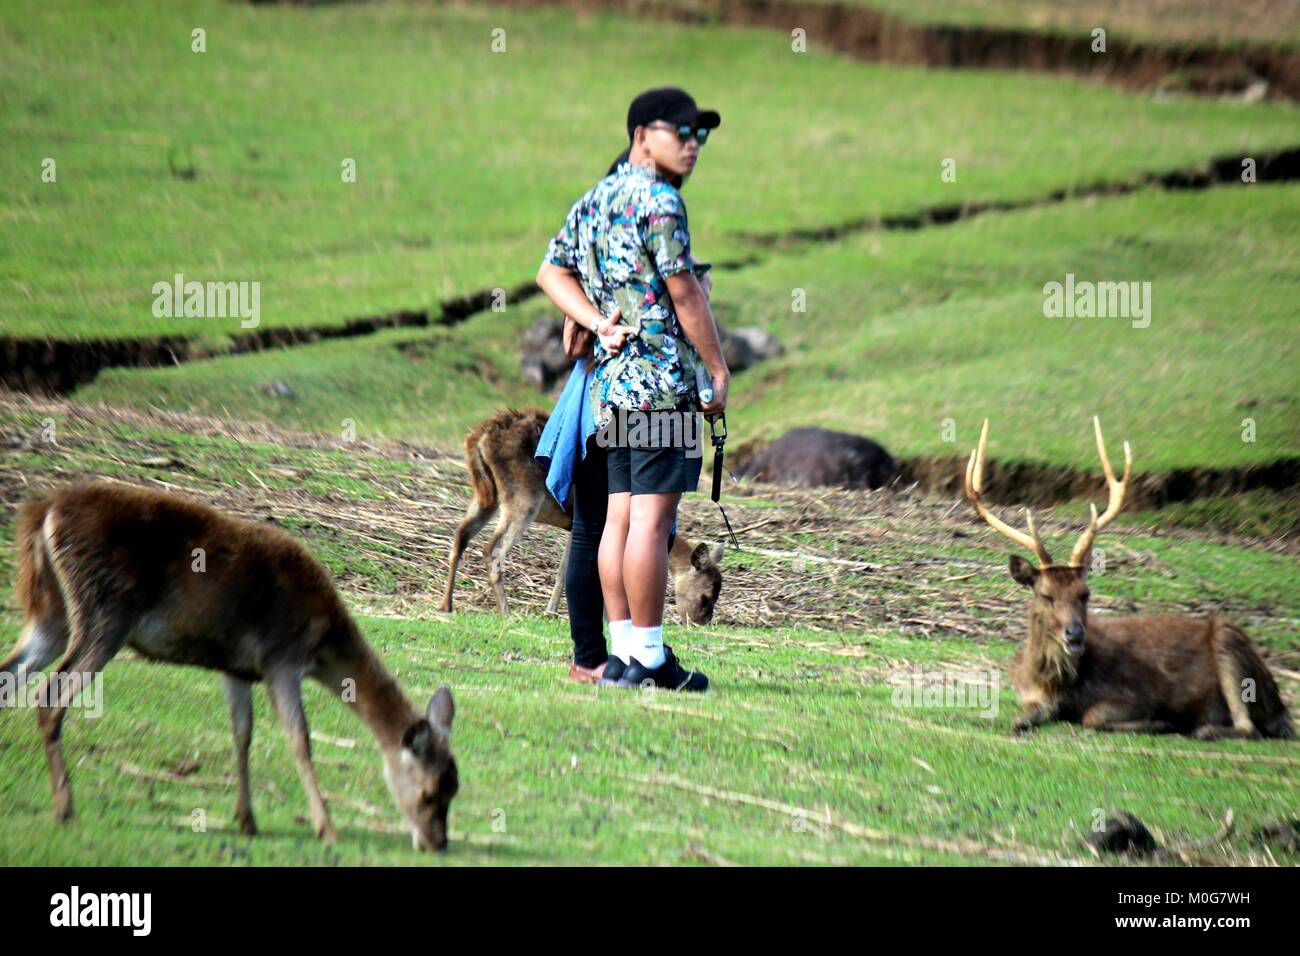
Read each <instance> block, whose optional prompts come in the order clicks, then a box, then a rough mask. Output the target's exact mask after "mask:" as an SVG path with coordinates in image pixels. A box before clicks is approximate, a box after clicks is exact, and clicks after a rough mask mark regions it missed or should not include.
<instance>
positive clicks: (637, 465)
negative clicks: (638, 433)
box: [607, 445, 704, 495]
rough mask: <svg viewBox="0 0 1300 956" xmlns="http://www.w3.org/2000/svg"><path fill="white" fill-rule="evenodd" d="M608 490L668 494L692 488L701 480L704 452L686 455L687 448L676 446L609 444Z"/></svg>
mask: <svg viewBox="0 0 1300 956" xmlns="http://www.w3.org/2000/svg"><path fill="white" fill-rule="evenodd" d="M607 456H608V458H607V460H608V463H609V493H610V494H611V495H617V494H620V493H623V492H631V493H632V494H634V495H655V494H670V493H672V492H677V491H680V492H686V491H694V490H695V489H696V487H697V486H698V485H699V483H700V470H701V468H702V466H703V464H704V456H703V455H695V456H693V457H692V456H689V455H688V454H687V449H686V448H683V447H681V446H680V445H677V446H670V447H667V448H625V447H622V448H610V449H608V450H607Z"/></svg>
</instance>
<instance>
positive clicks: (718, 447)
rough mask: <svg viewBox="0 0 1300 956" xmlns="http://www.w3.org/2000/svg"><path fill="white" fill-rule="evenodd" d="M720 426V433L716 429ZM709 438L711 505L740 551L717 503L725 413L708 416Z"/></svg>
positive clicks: (725, 437)
mask: <svg viewBox="0 0 1300 956" xmlns="http://www.w3.org/2000/svg"><path fill="white" fill-rule="evenodd" d="M719 426H721V429H722V431H721V432H719V431H718V428H719ZM709 438H710V440H711V441H712V442H713V495H712V497H713V503H714V504H716V505H717V506H718V511H720V512H721V513H722V521H723V523H724V524H725V525H726V526H727V536H728V537H729V538H730V539H731V546H732V547H733V548H735V549H736V550H737V551H739V550H740V542H739V541H737V540H736V533H735V532H734V531H732V530H731V522H730V521H728V520H727V512H726V511H725V510H724V509H723V507H722V502H721V501H719V500H718V499H720V498H721V497H722V470H723V469H722V460H723V457H724V456H725V454H726V452H725V450H724V448H723V446H724V445H725V444H726V441H727V413H726V412H723V413H721V414H719V415H712V416H709Z"/></svg>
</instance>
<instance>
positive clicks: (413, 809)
mask: <svg viewBox="0 0 1300 956" xmlns="http://www.w3.org/2000/svg"><path fill="white" fill-rule="evenodd" d="M454 714H455V705H454V704H453V703H452V699H451V691H450V690H448V689H447V688H446V687H442V688H439V690H438V692H437V693H436V694H434V695H433V699H432V700H430V701H429V707H428V710H427V711H426V713H425V716H424V718H423V719H422V720H417V721H416V722H415V723H414V724H412V725H411V726H410V727H408V728H407V729H406V733H405V734H404V735H403V738H402V745H401V746H400V747H398V748H397V749H395V750H392V751H389V752H386V753H385V754H384V777H385V779H386V780H387V781H388V788H389V789H390V790H391V791H392V792H393V798H394V799H395V800H396V801H397V806H398V809H400V810H401V811H402V816H404V817H406V821H407V823H408V824H410V827H411V844H412V846H414V847H415V848H416V849H417V850H419V849H423V850H445V849H446V848H447V811H448V809H449V808H450V807H451V801H452V798H453V797H455V796H456V791H457V790H458V789H459V788H460V781H459V779H458V778H457V775H456V759H455V758H454V757H453V756H452V754H451V720H452V717H453V716H454Z"/></svg>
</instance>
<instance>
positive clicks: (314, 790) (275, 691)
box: [266, 667, 336, 843]
mask: <svg viewBox="0 0 1300 956" xmlns="http://www.w3.org/2000/svg"><path fill="white" fill-rule="evenodd" d="M266 690H267V693H269V694H270V695H271V703H272V704H274V705H275V712H276V715H277V716H278V717H279V718H280V726H281V727H283V728H284V735H285V736H286V737H288V738H289V747H290V749H291V750H292V751H293V756H294V760H296V761H297V762H298V776H299V777H301V778H302V787H303V789H304V790H305V791H306V792H307V803H308V804H309V805H310V807H311V822H312V826H313V827H314V828H315V830H316V836H318V837H320V838H321V839H323V840H324V841H325V842H326V843H333V842H334V840H335V839H336V834H335V832H334V824H333V823H332V822H331V821H330V814H329V810H328V809H327V808H326V806H325V798H324V797H323V796H321V792H320V784H319V783H317V781H316V768H315V766H314V765H313V764H312V762H311V735H310V731H309V730H308V729H307V715H306V713H304V711H303V709H302V672H301V671H299V670H296V669H293V668H288V667H285V668H281V669H278V670H276V671H273V672H271V673H268V674H267V675H266Z"/></svg>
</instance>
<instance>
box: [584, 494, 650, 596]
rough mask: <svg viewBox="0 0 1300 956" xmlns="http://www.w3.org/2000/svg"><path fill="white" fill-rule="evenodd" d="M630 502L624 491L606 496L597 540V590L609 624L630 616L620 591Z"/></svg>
mask: <svg viewBox="0 0 1300 956" xmlns="http://www.w3.org/2000/svg"><path fill="white" fill-rule="evenodd" d="M631 499H632V496H631V495H630V494H629V493H628V492H626V491H624V492H620V493H618V494H613V495H610V496H609V507H608V509H607V510H606V512H605V530H604V532H603V533H602V534H601V536H600V553H599V555H598V557H597V567H598V568H599V569H600V590H601V593H602V594H603V595H604V597H605V616H606V617H607V618H609V619H610V620H611V621H626V620H627V619H628V618H629V617H630V616H631V612H630V610H629V609H628V603H627V593H626V591H625V590H624V588H623V553H624V550H625V548H626V545H627V538H628V522H629V518H630V515H631ZM665 583H667V582H665Z"/></svg>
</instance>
